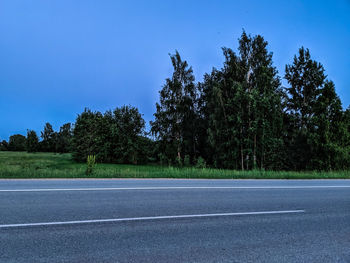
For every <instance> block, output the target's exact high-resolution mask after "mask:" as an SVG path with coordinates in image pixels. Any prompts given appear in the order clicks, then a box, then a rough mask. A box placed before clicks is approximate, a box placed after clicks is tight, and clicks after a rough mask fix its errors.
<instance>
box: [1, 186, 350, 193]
mask: <svg viewBox="0 0 350 263" xmlns="http://www.w3.org/2000/svg"><path fill="white" fill-rule="evenodd" d="M318 188H321V189H323V188H350V185H309V186H307V185H306V186H164V187H163V186H160V187H104V188H89V187H88V188H37V189H1V190H0V192H50V191H119V190H181V189H183V190H186V189H318Z"/></svg>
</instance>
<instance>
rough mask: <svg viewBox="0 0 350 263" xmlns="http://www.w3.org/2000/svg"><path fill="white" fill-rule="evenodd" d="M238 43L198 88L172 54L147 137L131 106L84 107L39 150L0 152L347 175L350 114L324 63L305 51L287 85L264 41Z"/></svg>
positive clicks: (28, 144)
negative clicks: (169, 71) (102, 110)
mask: <svg viewBox="0 0 350 263" xmlns="http://www.w3.org/2000/svg"><path fill="white" fill-rule="evenodd" d="M238 44H239V45H238V50H237V52H235V51H234V50H232V49H231V48H223V55H224V63H223V66H222V68H220V69H216V68H213V69H212V71H211V72H210V73H206V74H205V75H204V77H203V81H201V82H195V77H194V74H193V70H192V67H190V66H189V65H188V63H187V61H185V60H183V59H182V58H181V56H180V54H179V53H178V52H177V51H176V52H175V54H173V55H170V59H171V63H172V66H173V72H172V75H171V76H170V77H169V78H167V79H166V80H165V84H164V85H163V87H162V89H161V90H160V93H159V96H160V98H159V102H158V103H156V112H155V114H154V120H153V121H151V122H150V126H151V129H150V131H149V132H146V130H145V121H144V120H143V118H142V115H141V114H140V113H139V111H138V109H137V108H135V107H132V106H123V107H120V108H116V109H115V110H113V111H107V112H105V113H100V112H93V111H91V110H89V109H85V111H84V112H83V113H81V114H80V115H78V117H77V119H76V122H75V124H74V125H72V126H69V127H68V126H67V127H66V128H65V129H62V127H61V129H60V131H59V132H53V131H52V127H51V128H50V125H48V124H47V125H46V126H45V128H44V131H43V132H42V134H41V138H42V141H41V142H39V141H38V138H37V136H36V134H35V132H34V131H28V134H27V138H25V137H24V136H22V135H14V136H11V137H10V140H9V143H8V145H5V144H7V143H6V142H2V143H1V146H0V147H1V148H2V149H4V148H6V149H9V150H23V149H27V150H28V151H35V150H33V149H36V151H39V150H44V151H55V152H68V151H69V152H72V154H73V158H74V159H75V160H77V161H85V160H86V158H87V156H88V155H90V154H93V155H96V159H97V161H99V162H110V163H132V164H140V163H147V162H158V163H161V164H166V165H177V166H183V165H195V164H197V163H201V166H203V164H204V165H207V166H210V167H216V168H227V169H239V170H252V169H268V170H341V169H349V168H350V109H347V110H343V107H342V103H341V100H340V98H339V97H338V95H337V94H336V91H335V86H334V83H333V82H332V81H331V80H330V79H328V78H327V75H326V74H325V69H324V67H323V65H322V64H321V63H319V62H317V61H315V60H313V59H312V57H311V54H310V51H309V50H308V49H306V48H304V47H301V48H300V49H299V51H298V53H297V54H296V55H295V56H294V59H293V61H292V62H291V63H290V64H288V65H286V67H285V73H284V76H283V78H284V79H285V80H286V82H287V83H288V84H287V86H286V87H283V86H282V84H281V81H282V78H281V77H280V76H279V74H278V71H277V69H276V67H275V66H274V65H273V60H272V53H271V52H269V50H268V43H267V41H265V39H264V38H263V37H262V36H261V35H256V36H251V35H248V34H246V33H245V32H244V31H243V33H242V35H241V37H240V38H239V41H238ZM60 134H61V135H60ZM21 136H22V137H21ZM14 141H17V142H18V143H16V144H14ZM17 144H18V145H22V146H21V147H22V148H20V147H19V148H18V146H14V145H17Z"/></svg>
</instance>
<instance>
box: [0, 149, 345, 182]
mask: <svg viewBox="0 0 350 263" xmlns="http://www.w3.org/2000/svg"><path fill="white" fill-rule="evenodd" d="M85 171H86V164H79V163H75V162H73V161H72V159H71V155H70V154H53V153H25V152H0V178H213V179H214V178H216V179H259V178H260V179H327V178H328V179H330V178H332V179H336V178H337V179H340V178H349V179H350V171H340V172H283V171H257V170H256V171H233V170H220V169H196V168H174V167H162V166H156V165H139V166H136V165H120V164H97V165H96V166H95V169H94V172H93V174H91V175H89V176H87V175H85Z"/></svg>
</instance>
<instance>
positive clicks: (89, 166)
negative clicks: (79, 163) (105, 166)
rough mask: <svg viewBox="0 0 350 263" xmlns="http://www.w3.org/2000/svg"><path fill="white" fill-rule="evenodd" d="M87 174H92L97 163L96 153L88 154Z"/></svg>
mask: <svg viewBox="0 0 350 263" xmlns="http://www.w3.org/2000/svg"><path fill="white" fill-rule="evenodd" d="M86 164H87V167H86V175H90V174H92V172H93V170H94V167H95V165H96V156H95V155H88V157H87V160H86Z"/></svg>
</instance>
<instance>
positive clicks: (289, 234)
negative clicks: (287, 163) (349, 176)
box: [0, 179, 350, 263]
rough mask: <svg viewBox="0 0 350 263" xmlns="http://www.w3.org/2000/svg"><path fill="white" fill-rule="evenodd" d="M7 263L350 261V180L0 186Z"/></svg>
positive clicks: (0, 234) (0, 233) (1, 258)
mask: <svg viewBox="0 0 350 263" xmlns="http://www.w3.org/2000/svg"><path fill="white" fill-rule="evenodd" d="M0 262H26V263H28V262H279V263H280V262H332V263H333V262H350V181H349V180H348V181H347V180H322V181H321V180H300V181H299V180H288V181H286V180H167V179H163V180H131V179H130V180H0Z"/></svg>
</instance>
